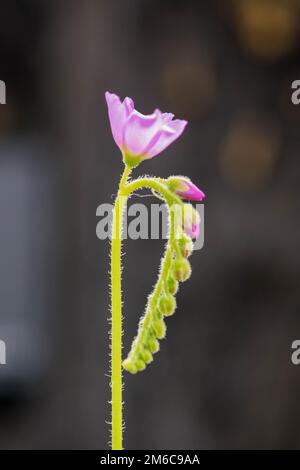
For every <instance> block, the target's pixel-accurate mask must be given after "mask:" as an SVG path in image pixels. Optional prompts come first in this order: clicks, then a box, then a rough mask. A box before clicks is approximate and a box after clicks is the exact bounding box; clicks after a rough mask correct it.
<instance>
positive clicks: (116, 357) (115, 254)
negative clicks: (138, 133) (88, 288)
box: [111, 166, 131, 450]
mask: <svg viewBox="0 0 300 470" xmlns="http://www.w3.org/2000/svg"><path fill="white" fill-rule="evenodd" d="M130 172H131V168H129V167H128V166H126V167H125V169H124V173H123V175H122V178H121V181H120V186H119V191H118V195H117V198H116V201H115V205H114V210H113V224H112V242H111V322H112V323H111V406H112V436H111V438H112V442H111V445H112V450H122V449H123V443H122V434H123V415H122V412H123V410H122V291H121V271H122V270H121V247H122V217H123V211H124V207H125V205H126V201H127V197H128V196H127V195H125V194H124V192H123V191H124V186H125V184H126V181H127V179H128V177H129V174H130Z"/></svg>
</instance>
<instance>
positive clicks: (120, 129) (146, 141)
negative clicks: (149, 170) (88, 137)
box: [105, 91, 187, 166]
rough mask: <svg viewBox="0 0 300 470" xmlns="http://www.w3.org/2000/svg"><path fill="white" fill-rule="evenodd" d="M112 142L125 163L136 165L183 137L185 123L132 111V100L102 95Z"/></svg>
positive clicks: (157, 113)
mask: <svg viewBox="0 0 300 470" xmlns="http://www.w3.org/2000/svg"><path fill="white" fill-rule="evenodd" d="M105 98H106V102H107V106H108V114H109V120H110V125H111V130H112V134H113V137H114V140H115V142H116V144H117V145H118V147H119V148H120V150H121V151H122V153H123V155H124V160H125V162H126V163H128V164H129V165H131V166H135V165H136V164H138V163H139V162H140V161H141V160H146V159H149V158H153V157H155V156H156V155H158V154H159V153H161V152H162V151H163V150H164V149H165V148H166V147H168V146H169V145H170V144H171V143H172V142H174V140H176V139H178V137H179V136H180V135H181V134H182V132H183V130H184V128H185V126H186V124H187V121H183V120H180V119H175V120H173V117H174V115H173V114H171V113H161V111H160V110H159V109H156V110H155V111H154V112H153V114H150V115H144V114H141V113H139V112H138V111H137V110H136V109H135V108H134V103H133V101H132V99H131V98H125V99H124V101H123V102H121V100H120V98H119V97H118V96H117V95H115V94H113V93H109V92H108V91H107V92H106V93H105Z"/></svg>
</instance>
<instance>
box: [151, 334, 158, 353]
mask: <svg viewBox="0 0 300 470" xmlns="http://www.w3.org/2000/svg"><path fill="white" fill-rule="evenodd" d="M148 347H149V349H150V351H151V353H152V354H155V353H157V352H158V351H159V342H158V341H157V339H156V338H154V337H151V338H149V339H148Z"/></svg>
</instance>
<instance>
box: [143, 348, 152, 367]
mask: <svg viewBox="0 0 300 470" xmlns="http://www.w3.org/2000/svg"><path fill="white" fill-rule="evenodd" d="M142 358H143V360H144V361H145V363H146V364H150V362H152V361H153V356H152V354H151V352H150V351H148V349H145V350H144V351H143V352H142Z"/></svg>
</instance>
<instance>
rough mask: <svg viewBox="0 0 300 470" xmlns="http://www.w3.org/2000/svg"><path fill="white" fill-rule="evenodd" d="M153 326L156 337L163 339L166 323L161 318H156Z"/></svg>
mask: <svg viewBox="0 0 300 470" xmlns="http://www.w3.org/2000/svg"><path fill="white" fill-rule="evenodd" d="M153 328H154V331H155V334H156V337H157V338H158V339H163V338H164V337H165V336H166V329H167V328H166V324H165V322H164V321H163V320H156V321H155V322H154V323H153Z"/></svg>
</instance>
